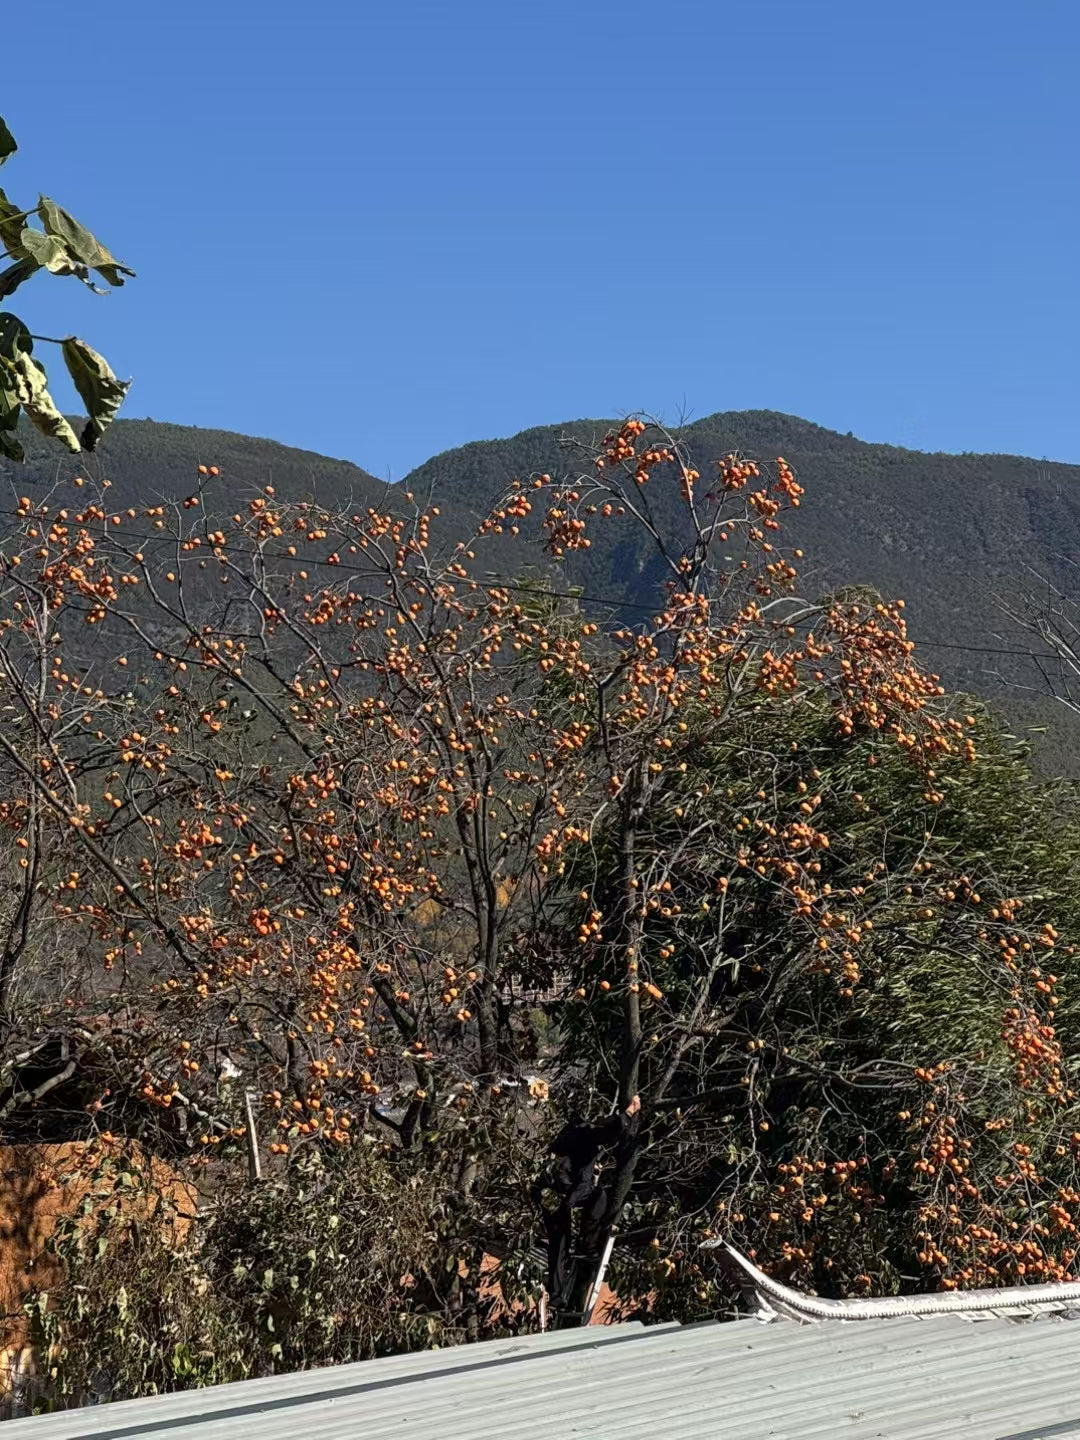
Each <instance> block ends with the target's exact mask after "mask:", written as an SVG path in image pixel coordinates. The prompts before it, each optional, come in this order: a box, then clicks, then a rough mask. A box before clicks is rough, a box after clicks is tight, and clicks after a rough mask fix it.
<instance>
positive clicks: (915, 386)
mask: <svg viewBox="0 0 1080 1440" xmlns="http://www.w3.org/2000/svg"><path fill="white" fill-rule="evenodd" d="M12 8H13V10H14V14H12V15H5V20H4V53H5V62H6V63H5V67H4V69H5V74H4V85H3V92H2V106H0V112H2V113H3V114H4V115H5V116H6V118H7V120H8V123H9V125H10V126H11V128H12V130H13V131H14V133H15V135H16V137H17V139H18V140H19V141H20V145H21V152H20V154H19V155H18V156H16V157H15V159H14V160H12V161H10V162H9V163H8V165H7V166H6V167H5V171H4V175H3V177H2V180H3V183H4V184H5V186H6V187H7V188H8V190H9V192H10V193H11V194H12V196H13V197H14V198H20V197H21V196H23V195H28V194H30V195H32V194H33V192H34V191H35V190H36V189H38V188H40V189H42V190H44V191H45V192H46V193H47V194H51V195H52V196H53V197H54V198H56V199H57V200H59V201H60V203H61V204H64V205H66V206H67V207H68V208H69V209H71V210H72V211H73V212H74V213H75V214H76V215H77V216H78V217H79V218H80V219H82V220H83V221H84V223H86V224H87V225H89V226H90V227H91V228H92V229H95V230H97V231H98V233H99V235H100V237H101V238H102V239H103V240H104V241H105V243H107V244H108V245H110V246H111V247H112V248H113V249H114V250H115V252H116V253H117V254H118V255H119V256H121V258H123V259H124V260H126V261H128V262H129V263H130V264H132V265H133V266H134V267H135V269H136V270H137V271H138V272H139V278H138V280H137V281H135V282H133V283H132V284H131V285H130V286H129V287H128V288H127V289H125V290H124V291H122V292H120V293H119V294H116V295H113V296H112V297H110V298H109V299H108V300H102V301H95V300H94V299H93V297H92V296H89V295H87V294H84V293H83V292H82V291H81V287H79V286H78V285H77V282H75V281H66V282H63V283H61V282H59V281H54V280H51V279H44V278H43V279H40V280H38V281H36V282H35V283H34V284H33V285H31V286H28V287H26V288H25V289H24V290H23V291H21V292H20V294H19V296H18V299H19V301H20V309H21V310H22V311H23V312H25V314H26V317H27V318H28V319H31V320H32V321H33V323H34V326H35V328H40V329H41V330H44V331H45V332H46V333H55V332H56V331H58V330H59V331H60V332H62V333H63V332H66V331H68V330H74V331H76V332H78V333H82V334H84V335H85V336H86V338H87V339H89V340H90V341H91V343H94V344H97V345H98V347H99V348H101V349H103V350H105V352H106V353H107V354H108V356H109V358H110V360H112V362H113V364H114V365H115V367H116V369H117V370H118V371H119V372H122V373H124V374H131V375H133V376H134V377H135V381H136V384H135V387H134V389H133V390H132V393H131V397H130V402H129V407H128V409H127V412H126V413H128V414H129V415H131V416H144V415H150V416H152V417H154V418H155V419H163V420H164V419H168V420H174V421H179V422H183V423H194V424H201V425H207V426H221V427H225V428H228V429H234V430H241V431H247V432H251V433H255V434H259V435H268V436H272V437H274V438H277V439H280V440H283V441H286V442H289V443H292V444H297V445H303V446H307V447H309V448H311V449H315V450H320V451H323V452H325V453H329V454H332V455H338V456H344V457H348V458H350V459H354V460H356V461H358V462H359V463H361V464H362V465H365V466H366V467H368V468H369V469H371V470H374V471H375V472H377V473H378V474H380V475H390V476H392V477H394V478H399V477H400V476H402V475H403V474H405V473H406V472H407V471H408V469H409V468H410V467H411V466H412V465H414V464H416V463H418V462H419V461H421V460H423V459H425V458H426V457H427V456H428V455H430V454H432V453H434V452H436V451H438V450H441V449H445V448H447V447H449V446H452V445H456V444H460V443H462V442H464V441H466V440H469V439H475V438H480V437H489V436H495V435H505V434H510V433H513V432H514V431H516V430H519V429H521V428H523V427H525V426H528V425H534V424H541V423H546V422H553V421H559V420H565V419H570V418H573V417H578V416H584V415H590V416H595V415H610V414H614V413H616V412H620V413H621V412H625V411H628V410H632V409H637V408H644V409H647V410H650V411H653V412H655V413H661V414H663V415H664V416H665V417H667V418H669V419H674V418H676V417H677V416H678V415H679V414H680V413H686V414H689V415H690V416H701V415H706V414H709V413H711V412H713V411H715V410H729V409H739V408H743V407H764V408H770V409H778V410H786V411H790V412H793V413H796V414H799V415H803V416H805V417H807V418H809V419H812V420H815V421H817V422H819V423H820V424H823V425H828V426H831V427H834V428H836V429H838V430H844V431H846V430H853V431H854V432H855V433H856V434H857V435H860V436H863V437H865V438H867V439H872V440H882V441H890V442H894V443H899V444H906V445H911V446H915V447H918V448H924V449H949V450H998V451H1018V452H1023V453H1028V454H1032V455H1035V456H1043V455H1046V456H1049V457H1051V458H1057V459H1068V460H1073V461H1080V406H1078V403H1077V401H1078V393H1077V378H1078V365H1077V353H1078V343H1080V340H1078V335H1077V330H1078V326H1077V320H1078V314H1080V306H1078V299H1080V295H1078V289H1080V287H1078V280H1077V263H1078V256H1080V244H1078V232H1080V194H1078V166H1080V159H1078V157H1080V146H1078V143H1077V142H1078V140H1080V124H1078V120H1077V110H1076V88H1077V69H1078V62H1080V5H1078V4H1077V0H1025V3H1017V0H980V3H974V0H932V3H927V0H904V3H899V0H876V3H874V0H858V3H852V0H743V3H740V4H730V3H727V0H696V3H695V0H653V3H641V0H543V3H536V0H533V3H530V0H437V3H432V0H380V3H366V0H307V3H306V4H304V3H297V0H290V3H288V4H286V3H281V0H259V3H257V4H256V3H253V0H216V3H213V4H210V3H206V0H184V3H175V0H139V3H137V4H136V3H130V0H118V3H117V0H114V3H110V4H109V5H108V6H106V7H105V8H104V9H103V10H100V11H87V10H86V7H85V6H84V5H81V4H80V5H76V4H74V3H70V0H53V3H51V4H49V5H38V4H35V3H33V0H23V3H21V4H19V5H18V6H14V7H12Z"/></svg>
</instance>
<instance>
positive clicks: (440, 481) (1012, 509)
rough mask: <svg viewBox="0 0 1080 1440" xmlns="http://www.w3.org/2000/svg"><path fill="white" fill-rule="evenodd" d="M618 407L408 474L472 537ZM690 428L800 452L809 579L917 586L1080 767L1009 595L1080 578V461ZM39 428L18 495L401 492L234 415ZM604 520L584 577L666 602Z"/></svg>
mask: <svg viewBox="0 0 1080 1440" xmlns="http://www.w3.org/2000/svg"><path fill="white" fill-rule="evenodd" d="M611 423H612V422H611V421H607V420H593V421H590V420H581V421H574V422H569V423H567V424H565V425H557V426H544V427H539V428H536V429H532V430H525V431H523V432H522V433H521V434H519V435H515V436H513V437H511V438H509V439H505V440H487V441H479V442H475V443H473V444H469V445H465V446H462V447H461V448H460V449H456V450H449V451H446V452H445V453H444V454H441V455H437V456H435V457H433V458H432V459H431V460H428V461H426V462H425V463H424V464H423V465H421V466H419V467H418V468H417V469H416V470H414V471H413V472H412V473H411V474H410V475H409V476H408V477H407V478H406V479H405V480H404V481H403V482H402V485H401V488H402V489H407V490H411V491H414V492H415V493H416V494H417V495H418V497H419V496H423V495H426V494H427V493H428V492H429V491H432V492H434V493H435V494H436V495H437V497H438V502H439V503H440V505H441V508H442V511H443V515H444V516H445V517H446V518H447V521H448V524H449V527H450V528H451V529H452V530H453V532H454V533H455V535H456V534H459V533H461V531H462V530H463V528H464V526H465V525H466V524H467V523H469V521H470V520H471V519H472V518H473V517H478V516H479V515H480V514H481V513H483V511H484V510H485V509H486V507H487V505H488V503H489V502H490V501H491V500H492V499H493V498H494V497H495V496H496V495H497V494H499V493H500V491H501V490H502V488H503V487H504V485H505V484H506V482H507V480H509V479H510V478H511V477H515V476H516V477H525V476H528V475H530V474H533V473H536V472H544V471H547V472H550V473H553V474H563V473H567V472H568V471H572V470H573V469H574V468H575V466H576V465H578V464H580V462H579V461H576V459H575V456H574V452H573V449H572V445H571V448H568V447H567V444H566V441H568V440H569V441H570V442H573V441H574V440H578V441H586V442H588V441H592V440H597V439H599V438H601V437H602V436H603V434H604V433H605V431H606V430H607V429H608V428H609V426H610V425H611ZM681 435H682V438H683V439H684V441H685V442H686V444H687V445H688V447H689V449H690V452H691V454H692V455H693V457H694V460H695V463H696V467H697V468H698V469H699V470H700V471H701V473H702V475H703V476H704V477H707V476H708V474H709V472H710V469H711V468H712V465H713V462H714V461H716V460H717V459H718V458H720V457H721V456H722V455H724V454H726V453H728V452H729V451H731V450H734V449H740V450H742V451H743V452H744V453H746V454H748V455H752V456H754V457H755V458H758V459H761V460H765V461H768V460H772V459H774V458H775V457H776V456H778V455H783V456H784V458H785V459H787V460H788V461H789V462H790V463H791V464H792V465H793V466H794V467H795V469H796V471H797V473H798V476H799V480H800V482H801V483H802V484H803V485H804V487H805V490H806V494H805V496H804V498H803V502H802V505H801V507H800V509H799V510H798V511H797V512H795V513H789V514H788V516H787V518H786V521H785V524H784V532H783V538H784V542H785V543H786V544H788V545H791V546H796V545H797V546H800V547H801V548H803V549H804V550H805V551H806V560H805V562H803V564H802V575H803V584H804V589H805V592H806V593H807V594H808V595H809V596H811V597H816V596H817V595H819V594H821V593H822V592H824V591H826V590H828V589H829V588H831V587H833V586H836V585H838V584H852V583H868V584H871V585H874V586H876V587H877V588H878V589H880V590H881V591H882V592H883V593H884V594H886V595H888V596H890V597H903V598H904V599H905V600H906V601H907V615H908V620H909V625H910V631H911V635H912V638H913V639H915V640H916V641H918V642H919V647H920V653H921V655H922V657H923V660H924V663H926V664H928V665H930V666H931V667H932V668H933V669H935V670H937V671H938V672H939V673H940V674H941V675H942V677H943V679H944V680H945V681H946V683H947V684H948V685H949V686H950V687H951V688H960V689H964V690H970V691H972V692H973V693H975V694H977V695H980V696H982V697H984V698H985V699H987V700H989V701H991V702H993V703H995V704H996V705H998V706H999V707H1000V708H1002V709H1003V710H1004V712H1005V713H1006V715H1007V716H1008V718H1009V719H1010V720H1011V721H1012V723H1013V725H1014V728H1015V729H1016V733H1018V734H1021V735H1025V734H1027V733H1028V732H1029V731H1031V732H1032V734H1033V737H1034V738H1036V740H1037V749H1038V752H1039V754H1040V756H1041V759H1042V763H1043V765H1044V766H1045V767H1047V768H1051V769H1063V770H1068V771H1070V772H1072V773H1076V772H1077V771H1078V770H1080V761H1078V760H1077V759H1076V758H1075V757H1077V756H1080V743H1078V742H1080V722H1076V721H1074V720H1073V719H1072V717H1071V716H1069V715H1068V714H1067V713H1066V712H1065V711H1064V710H1063V709H1061V708H1060V707H1057V706H1054V705H1052V704H1050V703H1049V702H1048V701H1047V699H1046V691H1045V684H1044V682H1043V680H1042V677H1041V675H1040V673H1039V671H1038V669H1037V667H1036V666H1035V665H1033V664H1032V663H1031V661H1030V660H1028V659H1027V658H1025V657H1026V655H1027V652H1028V651H1029V650H1030V643H1029V640H1028V637H1027V636H1026V635H1025V634H1024V632H1023V631H1022V630H1021V629H1020V628H1019V627H1018V626H1016V625H1015V624H1014V623H1013V622H1011V621H1009V620H1008V619H1007V617H1006V616H1005V615H1004V613H1003V612H1002V609H1001V604H1000V601H1001V599H1003V598H1006V599H1007V598H1008V597H1010V596H1013V597H1014V596H1016V595H1017V593H1018V592H1019V591H1021V590H1023V589H1024V588H1025V586H1027V585H1030V584H1031V583H1033V581H1034V578H1035V576H1036V575H1051V576H1052V577H1053V578H1054V579H1055V581H1056V583H1058V584H1059V585H1060V586H1061V587H1062V588H1064V589H1068V588H1070V587H1071V588H1074V589H1075V588H1077V582H1076V580H1075V579H1074V578H1073V576H1072V566H1071V565H1070V564H1069V558H1070V557H1072V558H1073V559H1076V558H1077V557H1080V467H1078V466H1072V465H1062V464H1056V463H1049V462H1046V461H1037V460H1030V459H1024V458H1022V457H1019V456H1013V455H974V454H964V455H949V454H924V453H922V452H920V451H915V450H904V449H900V448H898V447H896V446H891V445H874V444H868V443H866V442H865V441H862V440H857V439H855V438H854V436H852V435H841V434H838V433H837V432H835V431H832V430H826V429H823V428H822V427H821V426H819V425H814V424H811V423H810V422H809V421H806V420H801V419H798V418H796V417H795V416H791V415H782V414H778V413H776V412H774V411H768V410H750V411H737V412H729V413H721V414H716V415H711V416H709V417H707V418H706V419H703V420H699V421H697V422H695V423H694V424H692V425H689V426H686V427H685V428H684V429H683V430H682V431H681ZM25 438H26V440H27V446H28V453H29V460H28V463H27V464H25V465H21V466H16V465H12V464H10V463H8V462H4V461H0V481H3V482H4V484H5V486H10V487H11V488H12V489H14V490H15V491H16V492H17V493H19V494H24V493H30V494H36V495H40V494H42V491H43V487H48V486H49V485H51V484H52V483H53V481H54V480H55V479H56V477H57V476H58V475H63V474H78V473H80V471H81V472H82V473H87V472H88V471H89V472H90V473H97V474H101V475H104V476H107V477H108V478H109V479H111V481H112V482H113V486H114V492H113V493H114V496H115V500H116V503H117V505H130V504H143V505H145V504H150V503H155V502H156V501H157V500H158V499H159V498H166V497H173V498H177V499H181V498H183V497H184V496H186V495H188V494H190V492H191V490H192V488H193V484H194V480H195V474H196V466H197V465H198V464H200V463H203V464H208V465H209V464H213V465H217V466H220V467H221V470H222V477H221V479H220V481H219V482H217V483H218V487H219V496H220V504H221V506H222V508H223V509H224V508H226V507H228V508H230V509H231V508H233V506H234V504H235V500H236V499H238V498H239V496H240V494H242V493H243V492H245V491H248V490H249V489H250V487H251V486H254V485H265V484H267V483H269V482H272V483H273V484H274V485H275V488H276V489H277V491H278V493H279V494H280V495H282V496H283V497H284V496H287V497H299V496H301V495H307V496H313V497H316V498H318V499H320V500H322V501H324V502H326V503H328V504H337V503H340V504H351V503H354V502H360V501H362V502H363V503H364V504H365V505H368V504H372V503H375V502H377V501H378V500H379V499H380V497H381V498H385V497H386V495H387V487H386V485H385V484H384V483H383V482H381V481H379V480H377V479H375V477H374V476H372V475H370V474H368V473H367V472H366V471H365V470H362V469H361V468H360V467H359V466H356V465H353V464H350V463H349V462H347V461H343V460H332V459H328V458H327V457H325V456H322V455H316V454H312V453H310V452H308V451H304V450H297V449H292V448H290V447H288V446H284V445H279V444H277V443H275V442H274V441H270V440H262V439H254V438H251V437H248V436H244V435H237V434H233V433H231V432H227V431H220V430H203V429H198V428H194V427H188V426H181V425H169V424H161V423H158V422H156V421H151V420H133V421H120V422H118V423H117V424H116V425H115V426H114V427H113V428H112V429H111V430H110V431H109V433H108V435H107V436H106V439H105V441H104V443H103V444H102V447H101V450H100V452H99V453H98V454H97V455H95V456H92V457H78V456H67V455H65V454H64V453H63V452H60V451H58V450H57V448H56V446H55V445H54V444H52V443H51V442H48V441H45V440H44V439H42V438H41V437H40V436H37V435H36V433H33V432H31V433H30V434H29V435H28V436H27V437H25ZM390 493H393V492H392V491H391V492H390ZM208 498H209V499H210V500H211V503H212V502H213V497H208ZM649 501H650V504H651V505H652V507H653V510H654V514H655V516H656V518H657V521H658V523H659V524H660V525H661V527H662V528H663V529H664V530H665V531H667V532H668V533H670V534H673V535H675V534H677V533H678V529H679V525H680V520H681V511H680V506H679V500H678V496H677V493H676V491H675V487H674V486H670V487H666V486H665V485H664V484H663V483H662V482H661V481H660V478H659V477H657V480H656V481H655V482H654V485H653V486H652V487H650V492H649ZM594 534H595V537H596V538H595V541H594V545H593V548H592V549H590V550H589V551H587V552H578V553H577V554H573V555H571V556H570V557H569V563H568V564H567V567H566V573H567V578H568V580H569V581H571V582H573V583H575V584H578V585H581V586H582V587H583V588H584V590H585V592H586V593H587V594H588V595H592V596H596V597H600V598H602V599H605V600H611V601H613V602H620V603H623V604H636V605H641V604H650V603H651V602H652V599H653V597H654V595H655V593H656V591H655V587H656V583H657V580H658V578H659V575H658V570H657V567H656V566H655V564H654V563H653V562H652V560H651V557H650V556H649V555H648V553H647V551H646V550H645V548H644V546H643V544H642V542H641V540H640V538H639V537H638V536H637V535H635V534H634V533H633V532H631V531H629V530H628V529H623V530H621V531H620V530H619V528H618V527H617V526H615V525H609V526H607V527H597V529H596V530H595V532H594ZM515 563H517V562H516V560H514V559H512V558H511V556H510V554H509V553H508V551H507V550H506V549H500V548H499V547H498V546H497V545H496V546H495V547H494V548H493V549H491V550H490V551H488V552H487V555H486V560H484V561H483V564H485V565H486V566H487V568H489V569H491V570H492V571H493V572H498V571H499V570H500V567H501V566H511V565H513V564H515ZM1011 652H1018V653H1011ZM1043 726H1048V727H1049V728H1048V730H1047V731H1046V732H1045V733H1042V727H1043Z"/></svg>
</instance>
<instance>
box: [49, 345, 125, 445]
mask: <svg viewBox="0 0 1080 1440" xmlns="http://www.w3.org/2000/svg"><path fill="white" fill-rule="evenodd" d="M61 348H62V350H63V352H64V364H65V365H66V366H67V368H68V374H69V375H70V376H71V378H72V380H73V382H74V384H75V389H76V390H77V391H78V392H79V396H80V398H81V399H82V402H83V404H84V405H85V406H86V413H87V415H88V416H89V419H88V420H87V422H86V425H85V427H84V429H83V432H82V447H83V449H84V450H93V449H94V447H95V445H97V442H98V441H99V440H100V439H101V437H102V435H104V433H105V431H106V429H107V427H108V426H109V425H111V424H112V422H113V420H114V419H115V418H116V412H117V411H118V410H119V409H120V406H121V404H122V403H123V399H124V396H125V395H126V394H127V392H128V389H129V388H130V386H131V381H130V380H118V379H117V378H116V376H115V375H114V374H113V372H112V370H111V369H110V368H109V365H108V362H107V361H106V360H105V358H104V357H103V356H101V355H99V354H98V353H97V351H96V350H91V348H90V346H89V345H87V343H86V341H85V340H78V339H76V337H75V336H74V335H69V336H68V338H67V339H66V340H65V341H64V343H63V345H62V347H61Z"/></svg>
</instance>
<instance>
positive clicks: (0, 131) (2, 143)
mask: <svg viewBox="0 0 1080 1440" xmlns="http://www.w3.org/2000/svg"><path fill="white" fill-rule="evenodd" d="M18 148H19V147H18V145H16V144H15V137H14V135H12V133H11V131H10V130H9V129H8V127H7V126H6V125H5V124H4V117H3V116H2V115H0V165H2V164H3V163H4V161H5V160H6V159H7V158H8V156H9V155H14V154H15V151H16V150H17V149H18Z"/></svg>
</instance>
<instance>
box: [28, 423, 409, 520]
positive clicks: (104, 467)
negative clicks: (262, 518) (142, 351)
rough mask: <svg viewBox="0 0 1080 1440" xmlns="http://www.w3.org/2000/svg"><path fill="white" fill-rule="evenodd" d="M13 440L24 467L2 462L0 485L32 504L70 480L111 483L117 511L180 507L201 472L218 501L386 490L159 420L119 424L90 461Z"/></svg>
mask: <svg viewBox="0 0 1080 1440" xmlns="http://www.w3.org/2000/svg"><path fill="white" fill-rule="evenodd" d="M19 439H20V440H21V441H22V442H23V446H24V448H25V450H26V454H27V459H26V463H25V464H22V465H15V464H12V462H11V461H9V460H5V459H3V458H2V457H0V484H3V486H4V488H5V489H7V490H9V493H10V490H15V491H16V492H17V493H18V494H20V495H23V494H28V495H31V496H33V497H34V498H37V497H38V496H39V495H40V494H41V493H42V488H43V487H45V488H47V487H49V486H51V485H52V484H54V483H55V481H56V480H57V479H58V478H61V477H66V476H73V475H89V476H94V477H97V476H102V477H106V478H108V479H109V480H111V481H112V485H113V498H114V501H115V503H116V504H117V505H118V506H119V505H139V504H141V505H149V504H153V503H155V501H156V500H158V499H177V500H182V499H184V497H185V496H188V495H190V494H191V492H192V490H193V489H194V488H195V486H196V482H197V480H198V473H197V467H198V466H199V465H217V466H218V467H219V468H220V469H221V471H222V484H221V489H222V499H223V501H224V502H226V503H227V502H228V498H229V496H230V495H239V494H242V493H246V492H248V491H250V489H251V487H252V486H256V485H257V486H262V485H267V484H273V485H274V487H275V489H276V490H277V492H278V494H279V495H281V496H282V497H289V498H295V497H297V496H301V495H307V496H310V497H313V498H316V499H319V500H327V501H330V502H332V503H337V502H339V501H341V502H345V501H347V500H348V499H349V497H351V496H355V497H356V498H357V499H358V500H360V499H363V500H364V502H365V504H371V503H372V502H373V501H374V500H375V499H376V498H378V497H379V496H383V495H385V494H386V486H385V484H383V483H382V482H381V481H379V480H376V479H375V477H374V476H373V475H369V474H368V473H367V471H366V470H361V469H360V467H359V466H357V465H353V464H350V463H349V461H347V460H330V459H328V458H327V457H326V456H325V455H315V454H312V452H311V451H309V450H294V449H292V448H290V447H289V446H288V445H279V444H278V443H277V441H276V440H260V439H256V438H255V437H253V436H250V435H237V434H234V433H233V432H232V431H229V430H203V429H201V428H199V427H197V426H194V425H168V424H162V423H161V422H159V421H157V420H119V421H117V422H116V424H115V425H113V426H112V428H111V429H110V430H109V431H108V432H107V433H106V436H105V439H104V440H103V441H102V443H101V445H100V446H99V448H98V450H97V451H96V452H95V453H94V454H93V455H69V454H67V453H66V451H63V450H61V449H59V447H58V446H57V445H56V443H55V442H54V441H50V440H46V439H45V438H44V437H43V436H41V435H39V434H38V432H37V431H36V430H32V429H30V427H29V426H26V427H25V428H24V427H20V430H19Z"/></svg>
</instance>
